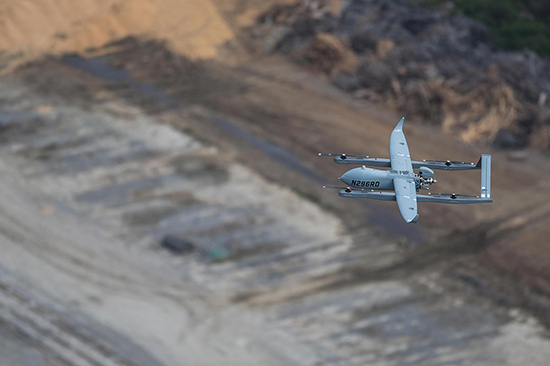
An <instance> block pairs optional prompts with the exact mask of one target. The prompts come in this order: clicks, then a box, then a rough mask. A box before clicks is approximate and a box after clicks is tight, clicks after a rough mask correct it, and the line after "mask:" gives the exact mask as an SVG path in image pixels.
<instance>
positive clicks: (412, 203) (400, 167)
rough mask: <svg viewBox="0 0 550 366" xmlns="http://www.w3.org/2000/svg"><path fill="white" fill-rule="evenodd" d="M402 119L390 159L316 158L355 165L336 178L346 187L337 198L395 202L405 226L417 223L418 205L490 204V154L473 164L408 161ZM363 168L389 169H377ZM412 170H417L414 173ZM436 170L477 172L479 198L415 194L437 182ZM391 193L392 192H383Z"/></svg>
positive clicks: (391, 142)
mask: <svg viewBox="0 0 550 366" xmlns="http://www.w3.org/2000/svg"><path fill="white" fill-rule="evenodd" d="M404 122H405V117H403V118H401V121H399V123H398V124H397V126H395V128H394V129H393V131H392V133H391V136H390V158H389V159H380V158H370V157H368V156H363V155H346V154H326V153H319V155H320V156H334V162H336V163H338V164H358V165H361V167H359V168H355V169H351V170H349V171H347V172H346V173H344V175H342V176H341V177H340V178H339V179H340V180H341V181H342V182H344V183H345V184H346V185H347V187H327V186H325V188H336V189H339V190H340V191H339V192H338V194H339V196H340V197H347V198H371V199H376V200H381V201H397V205H398V206H399V211H400V212H401V216H403V219H404V220H405V221H406V222H407V223H415V222H417V221H418V217H419V215H418V207H417V203H418V202H437V203H451V204H467V203H491V202H493V200H492V199H491V155H485V154H484V155H481V158H480V159H479V161H478V162H477V164H474V163H466V162H463V161H451V160H446V161H439V160H422V161H411V156H410V153H409V146H408V145H407V140H406V139H405V134H404V133H403V123H404ZM367 166H372V167H379V168H390V170H380V169H372V168H367ZM413 169H418V173H415V172H414V170H413ZM432 169H439V170H473V169H481V196H465V195H460V194H456V193H428V194H427V195H422V194H417V193H416V192H418V191H419V190H420V189H426V190H429V189H430V186H431V185H432V184H434V183H436V182H437V181H436V180H435V179H434V171H433V170H432ZM384 191H393V192H384Z"/></svg>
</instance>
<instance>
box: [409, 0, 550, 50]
mask: <svg viewBox="0 0 550 366" xmlns="http://www.w3.org/2000/svg"><path fill="white" fill-rule="evenodd" d="M418 1H419V2H420V3H421V4H425V5H429V6H435V7H437V8H438V9H440V10H443V11H449V12H451V13H452V14H463V15H465V16H467V17H470V18H472V19H476V20H478V21H480V22H481V23H483V24H485V25H486V26H488V27H489V29H490V31H491V35H492V38H493V41H494V44H495V47H497V48H500V49H504V50H521V49H524V48H527V49H530V50H533V51H535V52H537V53H538V54H539V55H541V56H543V57H550V1H548V0H454V1H453V2H449V1H448V0H418Z"/></svg>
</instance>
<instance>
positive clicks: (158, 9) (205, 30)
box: [0, 0, 290, 59]
mask: <svg viewBox="0 0 550 366" xmlns="http://www.w3.org/2000/svg"><path fill="white" fill-rule="evenodd" d="M281 2H283V3H284V2H286V3H288V2H290V0H268V1H262V2H261V4H259V3H258V2H257V1H254V0H248V1H246V0H245V1H237V0H224V1H220V0H186V1H179V0H132V1H125V0H79V1H74V0H0V50H1V51H4V52H5V53H6V54H18V55H19V57H20V58H23V59H28V58H33V57H36V56H38V55H41V54H43V53H57V52H81V51H84V50H86V49H90V48H96V47H100V46H102V45H104V44H106V43H108V42H111V41H113V40H116V39H120V38H124V37H128V36H146V37H151V38H155V39H161V40H166V41H168V43H169V46H170V47H171V48H172V50H173V51H175V52H178V53H180V54H183V55H185V56H187V57H189V58H191V59H198V58H212V57H215V56H217V54H218V52H219V49H220V47H222V46H223V45H224V44H226V43H227V42H229V41H231V40H233V39H234V38H235V32H236V29H235V28H234V27H232V26H231V23H233V22H232V21H231V19H228V18H231V17H232V18H238V17H244V18H243V19H241V22H243V23H246V19H248V18H250V19H253V18H255V16H256V15H257V14H258V12H260V11H263V10H265V7H266V6H273V4H276V3H281ZM243 14H244V15H243Z"/></svg>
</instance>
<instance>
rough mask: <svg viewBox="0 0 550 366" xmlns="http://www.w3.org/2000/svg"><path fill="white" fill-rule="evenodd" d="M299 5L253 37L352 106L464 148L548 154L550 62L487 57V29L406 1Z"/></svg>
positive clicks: (528, 55) (265, 22)
mask: <svg viewBox="0 0 550 366" xmlns="http://www.w3.org/2000/svg"><path fill="white" fill-rule="evenodd" d="M327 4H328V1H321V0H319V1H315V0H309V1H302V2H301V3H299V4H295V5H291V6H279V7H277V8H275V9H272V11H270V12H268V13H266V14H264V15H262V16H261V17H260V18H259V20H258V24H257V26H256V31H255V32H254V35H255V36H257V37H258V38H259V39H260V40H269V41H268V42H265V43H264V47H265V48H266V49H268V50H269V51H271V52H280V53H284V54H287V55H289V56H290V57H291V58H293V59H294V60H296V61H297V62H299V63H301V64H303V65H305V66H306V67H308V68H310V69H311V70H312V71H314V72H317V73H322V74H325V75H327V76H328V77H330V78H331V79H332V80H333V82H334V83H335V84H336V85H337V86H339V87H341V88H343V89H345V90H347V91H349V92H350V93H353V94H354V95H355V96H356V97H358V98H367V99H369V100H371V101H374V102H376V103H383V104H385V105H387V106H389V107H392V108H395V109H396V110H399V111H400V112H402V113H404V114H406V115H407V116H409V117H410V118H412V119H416V120H422V121H425V122H426V123H432V124H440V125H442V127H443V128H444V129H445V130H447V131H452V132H455V133H457V134H458V135H459V136H460V138H461V139H462V140H463V141H465V142H489V143H493V144H494V145H496V146H498V147H501V148H516V149H517V148H523V147H527V146H532V147H536V148H540V149H548V148H550V105H549V104H550V103H549V101H548V95H549V94H550V62H549V61H547V60H545V59H542V58H540V57H539V56H537V55H536V54H535V53H533V52H531V51H528V50H525V51H523V52H519V53H509V52H499V51H496V50H495V49H494V48H493V46H492V42H491V36H490V32H489V30H488V29H487V28H486V27H485V26H484V25H482V24H480V23H478V22H476V21H473V20H470V19H468V18H465V17H461V16H451V15H449V14H445V13H443V12H441V11H436V10H432V9H427V8H424V7H421V6H419V5H417V4H416V3H414V2H412V1H411V0H352V1H349V2H347V4H346V5H345V6H344V7H343V9H342V10H341V12H340V13H339V14H337V15H335V14H334V13H331V12H330V11H329V10H328V5H327Z"/></svg>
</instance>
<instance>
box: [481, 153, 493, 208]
mask: <svg viewBox="0 0 550 366" xmlns="http://www.w3.org/2000/svg"><path fill="white" fill-rule="evenodd" d="M481 198H489V199H490V198H491V155H481Z"/></svg>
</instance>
